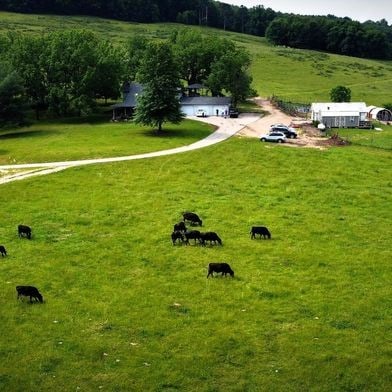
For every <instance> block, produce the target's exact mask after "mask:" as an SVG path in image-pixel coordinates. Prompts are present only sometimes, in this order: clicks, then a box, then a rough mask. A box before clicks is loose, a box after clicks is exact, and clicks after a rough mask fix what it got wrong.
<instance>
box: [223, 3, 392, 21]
mask: <svg viewBox="0 0 392 392" xmlns="http://www.w3.org/2000/svg"><path fill="white" fill-rule="evenodd" d="M219 1H220V2H222V3H227V4H234V5H244V6H245V7H247V8H251V7H254V6H256V5H263V6H264V7H265V8H272V9H273V10H274V11H281V12H287V13H293V14H301V15H328V14H331V15H335V16H340V17H344V16H348V17H349V18H351V19H353V20H358V21H360V22H365V21H366V20H373V21H378V20H381V19H385V20H387V21H388V24H390V25H392V0H373V1H370V0H310V1H301V0H219Z"/></svg>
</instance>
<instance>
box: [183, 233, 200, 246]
mask: <svg viewBox="0 0 392 392" xmlns="http://www.w3.org/2000/svg"><path fill="white" fill-rule="evenodd" d="M192 239H193V240H195V244H196V240H198V241H199V243H202V240H201V237H200V231H199V230H191V231H186V232H185V243H186V244H187V245H189V240H192Z"/></svg>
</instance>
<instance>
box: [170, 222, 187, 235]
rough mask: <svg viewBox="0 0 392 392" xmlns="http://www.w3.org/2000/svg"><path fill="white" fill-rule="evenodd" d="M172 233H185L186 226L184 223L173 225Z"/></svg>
mask: <svg viewBox="0 0 392 392" xmlns="http://www.w3.org/2000/svg"><path fill="white" fill-rule="evenodd" d="M173 231H183V232H184V233H185V232H186V226H185V223H184V222H179V223H176V224H175V225H174V228H173Z"/></svg>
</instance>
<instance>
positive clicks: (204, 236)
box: [200, 231, 222, 245]
mask: <svg viewBox="0 0 392 392" xmlns="http://www.w3.org/2000/svg"><path fill="white" fill-rule="evenodd" d="M200 238H201V242H202V244H203V245H205V243H206V241H210V244H212V243H214V244H216V243H218V244H219V245H222V240H221V239H220V238H219V236H218V234H216V233H215V232H213V231H207V232H206V233H200Z"/></svg>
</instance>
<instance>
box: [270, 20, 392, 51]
mask: <svg viewBox="0 0 392 392" xmlns="http://www.w3.org/2000/svg"><path fill="white" fill-rule="evenodd" d="M266 37H267V38H268V40H269V41H271V42H272V43H274V44H276V45H285V46H290V47H294V48H300V49H313V50H314V49H315V50H322V51H327V52H332V53H338V54H343V55H348V56H355V57H365V58H375V59H377V58H378V59H391V58H392V26H389V25H388V23H387V21H386V20H381V21H379V22H372V21H367V22H365V23H360V22H356V21H353V20H351V19H350V18H337V17H335V16H300V15H282V16H279V17H277V18H275V19H274V20H273V21H272V22H271V23H270V25H269V26H268V28H267V30H266Z"/></svg>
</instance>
